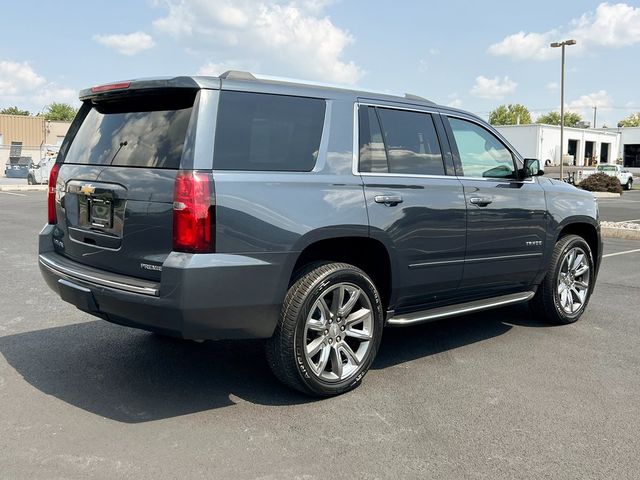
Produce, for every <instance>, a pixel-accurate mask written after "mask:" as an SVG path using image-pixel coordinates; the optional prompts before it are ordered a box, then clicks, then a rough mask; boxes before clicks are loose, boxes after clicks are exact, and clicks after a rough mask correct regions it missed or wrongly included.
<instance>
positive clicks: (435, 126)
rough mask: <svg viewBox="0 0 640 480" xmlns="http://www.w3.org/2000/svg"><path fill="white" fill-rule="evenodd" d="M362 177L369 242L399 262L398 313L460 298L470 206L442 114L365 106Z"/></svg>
mask: <svg viewBox="0 0 640 480" xmlns="http://www.w3.org/2000/svg"><path fill="white" fill-rule="evenodd" d="M358 119H359V129H358V131H359V169H358V171H359V173H360V175H361V176H362V179H363V182H364V189H365V197H366V203H367V209H368V214H369V223H370V226H371V236H373V237H374V238H378V239H380V240H381V241H383V242H384V243H385V244H386V245H387V246H388V247H389V248H391V249H392V250H393V251H395V253H396V258H397V259H398V261H399V263H400V264H399V265H398V268H397V272H398V278H396V279H394V283H395V284H396V285H397V286H398V297H397V302H396V303H397V306H398V308H399V309H403V308H407V309H410V308H415V307H417V306H421V305H428V304H432V303H433V302H438V301H445V300H446V299H447V298H450V297H452V296H454V295H455V293H456V289H457V288H458V284H459V283H460V280H461V278H462V272H463V263H464V252H465V231H466V207H465V199H464V192H463V188H462V184H461V183H460V181H459V180H458V179H457V178H456V177H455V176H454V175H447V173H453V164H450V165H448V164H447V163H446V161H445V157H446V151H445V150H444V149H443V148H442V146H441V142H442V140H444V145H446V134H445V132H444V130H443V129H442V124H441V123H440V120H439V118H438V114H437V112H434V111H430V110H429V109H426V108H425V109H420V108H419V107H416V109H408V108H406V107H394V106H386V105H374V104H367V103H364V102H363V103H361V104H360V105H359V108H358Z"/></svg>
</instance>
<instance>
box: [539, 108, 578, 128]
mask: <svg viewBox="0 0 640 480" xmlns="http://www.w3.org/2000/svg"><path fill="white" fill-rule="evenodd" d="M581 121H582V116H581V115H579V114H577V113H573V112H565V113H564V126H565V127H575V126H576V125H577V124H578V123H579V122H581ZM536 123H543V124H545V125H560V113H558V112H549V113H546V114H544V115H540V116H539V117H538V119H537V120H536Z"/></svg>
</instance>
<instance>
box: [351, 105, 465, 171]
mask: <svg viewBox="0 0 640 480" xmlns="http://www.w3.org/2000/svg"><path fill="white" fill-rule="evenodd" d="M360 105H362V106H365V107H379V108H388V109H391V110H405V111H408V112H416V113H428V114H430V115H440V112H438V111H437V110H435V109H434V107H428V106H425V110H420V109H418V108H408V107H396V106H395V105H385V104H380V103H373V102H359V101H358V100H356V101H355V102H354V103H353V161H352V164H351V172H352V173H353V174H354V175H359V176H362V175H366V176H374V177H404V178H449V179H456V178H457V177H456V176H455V175H424V174H420V173H407V174H405V173H374V172H361V171H360V169H359V166H360V165H359V163H360V122H359V118H358V112H359V110H358V109H359V107H360ZM434 127H435V125H434ZM440 155H441V156H442V161H443V162H444V155H443V153H442V152H440Z"/></svg>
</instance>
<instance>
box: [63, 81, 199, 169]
mask: <svg viewBox="0 0 640 480" xmlns="http://www.w3.org/2000/svg"><path fill="white" fill-rule="evenodd" d="M194 98H195V94H193V93H189V94H181V95H171V96H169V95H163V96H160V95H145V96H144V97H142V96H140V97H129V98H126V99H120V100H117V101H112V102H101V103H99V104H95V105H93V106H92V107H91V109H90V110H89V111H88V113H87V114H86V117H85V118H84V120H83V121H82V124H81V125H80V128H79V129H78V132H77V133H76V135H75V137H74V138H73V141H72V142H71V145H70V146H69V150H68V151H67V153H66V155H65V159H64V161H65V163H79V164H87V165H114V166H124V167H152V168H174V169H175V168H179V167H180V158H181V157H182V149H183V146H184V141H185V137H186V134H187V127H188V125H189V119H190V118H191V110H192V107H193V102H194Z"/></svg>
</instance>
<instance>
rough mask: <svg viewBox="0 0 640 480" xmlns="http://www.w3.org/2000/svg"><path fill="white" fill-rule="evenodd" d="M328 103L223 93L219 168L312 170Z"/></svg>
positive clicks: (216, 164) (215, 165) (217, 146)
mask: <svg viewBox="0 0 640 480" xmlns="http://www.w3.org/2000/svg"><path fill="white" fill-rule="evenodd" d="M325 104H326V102H325V101H324V100H322V99H318V98H306V97H292V96H286V95H270V94H262V93H247V92H232V91H225V92H222V93H221V94H220V103H219V107H218V121H217V126H216V140H215V150H214V159H213V168H214V169H216V170H245V171H247V170H248V171H290V172H308V171H310V170H312V169H313V167H314V166H315V164H316V160H317V158H318V150H319V148H320V139H321V137H322V126H323V124H324V114H325Z"/></svg>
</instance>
